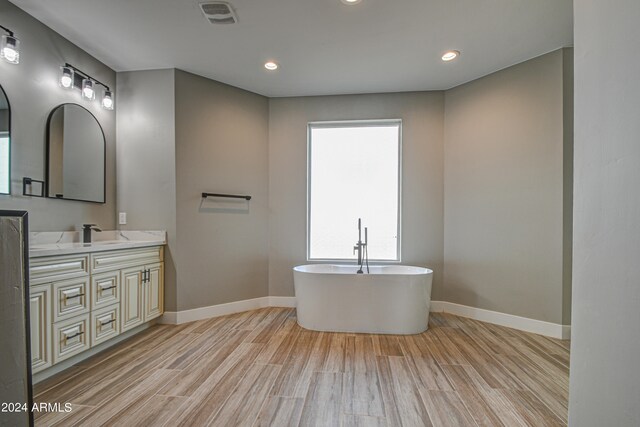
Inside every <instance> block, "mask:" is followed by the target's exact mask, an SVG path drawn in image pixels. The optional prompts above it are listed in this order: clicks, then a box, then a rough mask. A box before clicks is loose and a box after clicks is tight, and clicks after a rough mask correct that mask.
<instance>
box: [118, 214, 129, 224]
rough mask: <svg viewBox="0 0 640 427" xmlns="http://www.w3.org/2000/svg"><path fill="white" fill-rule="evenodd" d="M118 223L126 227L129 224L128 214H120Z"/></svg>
mask: <svg viewBox="0 0 640 427" xmlns="http://www.w3.org/2000/svg"><path fill="white" fill-rule="evenodd" d="M118 223H119V224H120V225H125V224H126V223H127V213H126V212H120V214H119V215H118Z"/></svg>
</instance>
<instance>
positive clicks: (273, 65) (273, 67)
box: [264, 61, 278, 71]
mask: <svg viewBox="0 0 640 427" xmlns="http://www.w3.org/2000/svg"><path fill="white" fill-rule="evenodd" d="M264 68H266V69H267V70H269V71H273V70H277V69H278V64H277V63H275V62H273V61H268V62H265V63H264Z"/></svg>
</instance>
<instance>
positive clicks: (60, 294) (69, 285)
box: [53, 277, 89, 323]
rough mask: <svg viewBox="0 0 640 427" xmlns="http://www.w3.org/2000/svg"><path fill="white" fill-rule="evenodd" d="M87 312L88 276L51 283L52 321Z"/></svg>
mask: <svg viewBox="0 0 640 427" xmlns="http://www.w3.org/2000/svg"><path fill="white" fill-rule="evenodd" d="M87 312H89V278H88V277H80V278H78V279H71V280H65V281H63V282H56V283H54V284H53V321H54V323H55V322H58V321H60V320H64V319H68V318H70V317H73V316H77V315H80V314H84V313H87Z"/></svg>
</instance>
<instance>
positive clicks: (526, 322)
mask: <svg viewBox="0 0 640 427" xmlns="http://www.w3.org/2000/svg"><path fill="white" fill-rule="evenodd" d="M295 306H296V297H277V296H268V297H260V298H253V299H248V300H243V301H235V302H230V303H226V304H218V305H211V306H209V307H202V308H195V309H193V310H184V311H177V312H176V311H167V312H165V313H164V315H163V316H162V318H161V319H160V323H165V324H172V325H179V324H182V323H187V322H193V321H196V320H203V319H209V318H212V317H218V316H226V315H228V314H234V313H240V312H243V311H248V310H256V309H258V308H265V307H295ZM431 311H432V312H445V313H450V314H455V315H456V316H462V317H468V318H471V319H475V320H480V321H482V322H488V323H493V324H496V325H500V326H506V327H508V328H513V329H519V330H521V331H526V332H533V333H535V334H540V335H545V336H548V337H552V338H560V339H569V337H570V336H571V326H570V325H560V324H557V323H550V322H543V321H541V320H535V319H529V318H527V317H520V316H514V315H513V314H506V313H500V312H497V311H491V310H484V309H482V308H475V307H469V306H466V305H460V304H455V303H452V302H447V301H431Z"/></svg>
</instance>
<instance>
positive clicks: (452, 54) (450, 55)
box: [442, 50, 460, 62]
mask: <svg viewBox="0 0 640 427" xmlns="http://www.w3.org/2000/svg"><path fill="white" fill-rule="evenodd" d="M458 56H460V52H458V51H457V50H450V51H447V52H445V53H444V54H443V55H442V60H443V61H444V62H449V61H453V60H454V59H456V58H457V57H458Z"/></svg>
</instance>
